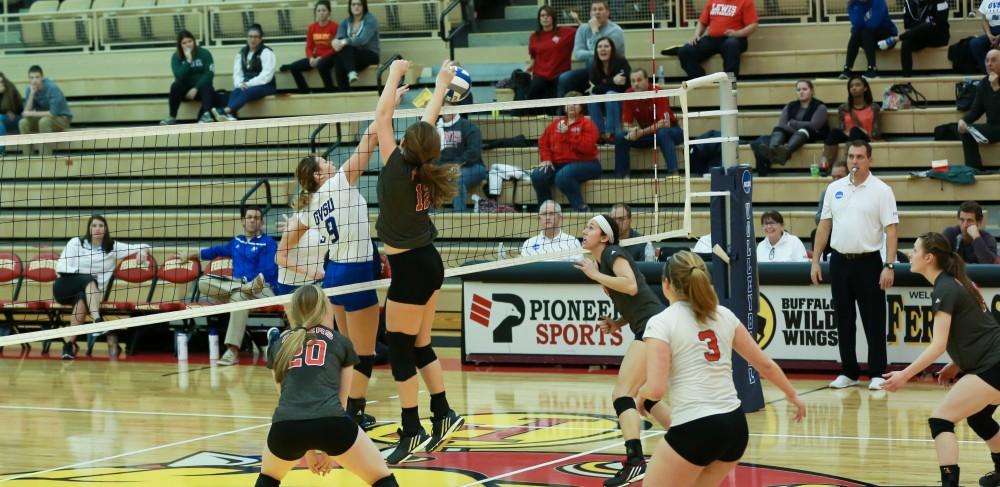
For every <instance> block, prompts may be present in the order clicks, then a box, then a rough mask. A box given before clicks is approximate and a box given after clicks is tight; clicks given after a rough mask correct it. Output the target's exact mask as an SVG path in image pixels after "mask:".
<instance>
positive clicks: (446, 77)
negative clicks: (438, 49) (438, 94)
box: [437, 59, 455, 87]
mask: <svg viewBox="0 0 1000 487" xmlns="http://www.w3.org/2000/svg"><path fill="white" fill-rule="evenodd" d="M453 79H455V63H454V62H452V60H450V59H445V60H444V62H443V63H441V70H439V71H438V75H437V86H445V87H447V86H448V85H450V84H451V80H453Z"/></svg>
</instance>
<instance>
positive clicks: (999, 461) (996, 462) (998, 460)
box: [990, 452, 1000, 473]
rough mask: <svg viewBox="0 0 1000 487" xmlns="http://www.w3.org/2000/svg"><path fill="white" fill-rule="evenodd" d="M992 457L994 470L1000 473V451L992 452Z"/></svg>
mask: <svg viewBox="0 0 1000 487" xmlns="http://www.w3.org/2000/svg"><path fill="white" fill-rule="evenodd" d="M990 458H992V459H993V471H994V472H998V473H1000V453H992V452H990Z"/></svg>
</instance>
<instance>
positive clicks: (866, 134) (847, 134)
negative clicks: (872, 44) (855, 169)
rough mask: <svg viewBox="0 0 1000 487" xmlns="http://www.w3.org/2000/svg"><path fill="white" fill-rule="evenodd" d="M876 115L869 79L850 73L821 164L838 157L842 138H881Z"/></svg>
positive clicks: (867, 139)
mask: <svg viewBox="0 0 1000 487" xmlns="http://www.w3.org/2000/svg"><path fill="white" fill-rule="evenodd" d="M872 1H875V0H872ZM879 1H881V0H879ZM878 118H879V105H878V103H875V100H874V98H873V97H872V88H871V86H869V85H868V80H866V79H865V78H863V77H861V76H858V75H854V76H852V77H851V78H850V79H849V80H847V103H844V104H842V105H840V106H839V107H838V108H837V120H839V121H840V126H839V127H837V128H835V129H832V130H830V132H829V134H827V136H826V141H825V142H823V143H824V146H823V157H821V158H820V160H819V165H820V168H821V169H822V170H823V171H826V170H827V168H829V167H830V164H832V163H833V161H835V160H837V153H838V152H839V150H840V148H839V145H840V144H843V143H844V142H853V141H855V140H862V141H865V142H871V141H872V140H875V139H880V138H882V131H881V129H880V128H879V122H878Z"/></svg>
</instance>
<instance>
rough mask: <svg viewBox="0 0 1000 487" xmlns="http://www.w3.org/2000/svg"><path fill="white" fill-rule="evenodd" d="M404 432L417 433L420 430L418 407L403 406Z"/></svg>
mask: <svg viewBox="0 0 1000 487" xmlns="http://www.w3.org/2000/svg"><path fill="white" fill-rule="evenodd" d="M402 419H403V434H404V435H410V436H412V435H415V434H417V432H418V431H420V413H419V412H418V411H417V407H416V406H414V407H412V408H403V414H402Z"/></svg>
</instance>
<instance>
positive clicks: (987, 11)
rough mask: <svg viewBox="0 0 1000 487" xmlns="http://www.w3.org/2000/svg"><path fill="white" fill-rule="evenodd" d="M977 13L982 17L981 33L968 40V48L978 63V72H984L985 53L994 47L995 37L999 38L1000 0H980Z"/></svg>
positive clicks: (995, 43)
mask: <svg viewBox="0 0 1000 487" xmlns="http://www.w3.org/2000/svg"><path fill="white" fill-rule="evenodd" d="M979 15H980V16H981V18H982V19H983V35H981V36H978V37H974V38H972V39H971V40H970V41H969V50H970V51H972V58H973V59H975V60H976V64H977V65H979V72H980V73H985V72H986V53H988V52H989V51H990V49H993V48H994V47H996V45H997V39H1000V2H991V1H987V2H981V3H980V4H979Z"/></svg>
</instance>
